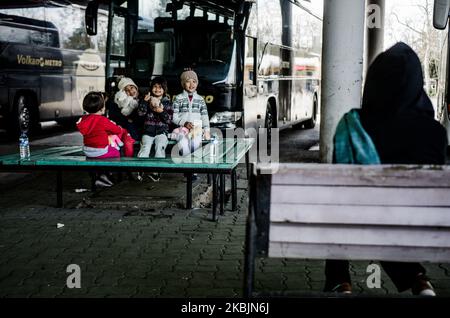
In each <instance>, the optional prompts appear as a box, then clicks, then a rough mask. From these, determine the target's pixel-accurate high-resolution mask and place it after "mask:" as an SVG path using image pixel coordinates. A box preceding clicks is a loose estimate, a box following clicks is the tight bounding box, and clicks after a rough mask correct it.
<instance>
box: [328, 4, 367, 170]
mask: <svg viewBox="0 0 450 318" xmlns="http://www.w3.org/2000/svg"><path fill="white" fill-rule="evenodd" d="M365 12H366V4H365V1H361V0H326V1H324V17H323V21H324V22H323V49H322V94H321V95H322V97H321V98H322V103H321V118H320V160H321V162H324V163H329V162H331V161H332V154H333V136H334V132H335V130H336V126H337V123H338V121H339V120H340V119H341V117H342V115H343V114H344V113H345V112H347V111H348V110H350V109H351V108H358V107H360V105H361V93H362V86H361V84H362V72H363V54H364V33H365V28H364V21H365Z"/></svg>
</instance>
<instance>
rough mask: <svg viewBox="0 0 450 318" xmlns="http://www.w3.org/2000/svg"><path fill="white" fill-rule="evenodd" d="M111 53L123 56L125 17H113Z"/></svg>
mask: <svg viewBox="0 0 450 318" xmlns="http://www.w3.org/2000/svg"><path fill="white" fill-rule="evenodd" d="M112 26H113V27H112V49H111V54H113V55H120V56H125V18H123V17H120V16H114V17H113V24H112Z"/></svg>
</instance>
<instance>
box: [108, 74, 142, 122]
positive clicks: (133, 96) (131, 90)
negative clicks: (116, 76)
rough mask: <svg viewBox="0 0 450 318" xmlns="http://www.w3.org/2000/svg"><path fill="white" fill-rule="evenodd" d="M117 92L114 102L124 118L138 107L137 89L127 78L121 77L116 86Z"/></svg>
mask: <svg viewBox="0 0 450 318" xmlns="http://www.w3.org/2000/svg"><path fill="white" fill-rule="evenodd" d="M117 87H118V88H119V91H118V92H117V93H116V95H115V97H114V101H115V102H116V103H117V105H118V106H119V108H120V112H121V113H122V115H124V116H129V115H131V113H132V112H133V111H134V110H135V109H136V108H137V107H138V104H139V101H138V95H139V92H138V87H137V85H136V84H135V83H134V82H133V80H132V79H131V78H129V77H123V78H122V79H121V80H120V82H119V84H118V86H117Z"/></svg>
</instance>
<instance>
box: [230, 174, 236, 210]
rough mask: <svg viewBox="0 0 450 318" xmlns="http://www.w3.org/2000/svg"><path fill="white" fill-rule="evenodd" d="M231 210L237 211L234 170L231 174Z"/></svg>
mask: <svg viewBox="0 0 450 318" xmlns="http://www.w3.org/2000/svg"><path fill="white" fill-rule="evenodd" d="M231 210H233V211H236V210H237V176H236V168H235V169H233V171H232V172H231Z"/></svg>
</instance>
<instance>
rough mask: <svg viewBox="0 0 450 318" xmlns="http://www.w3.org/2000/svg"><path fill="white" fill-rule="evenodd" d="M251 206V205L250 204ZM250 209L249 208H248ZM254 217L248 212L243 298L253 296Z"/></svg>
mask: <svg viewBox="0 0 450 318" xmlns="http://www.w3.org/2000/svg"><path fill="white" fill-rule="evenodd" d="M250 204H251V203H250ZM249 208H250V209H251V207H249ZM255 227H256V224H255V215H254V213H253V212H252V211H250V213H249V215H248V217H247V224H246V229H245V260H244V293H243V296H244V298H251V297H252V295H253V287H254V286H253V284H254V277H255V244H256V228H255Z"/></svg>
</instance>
